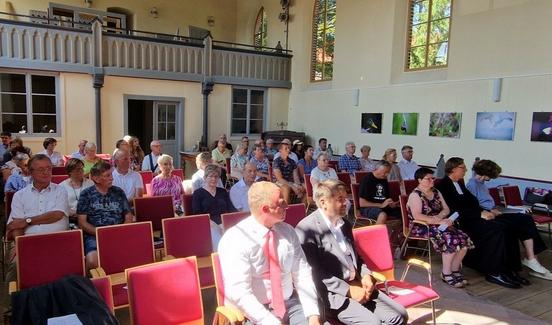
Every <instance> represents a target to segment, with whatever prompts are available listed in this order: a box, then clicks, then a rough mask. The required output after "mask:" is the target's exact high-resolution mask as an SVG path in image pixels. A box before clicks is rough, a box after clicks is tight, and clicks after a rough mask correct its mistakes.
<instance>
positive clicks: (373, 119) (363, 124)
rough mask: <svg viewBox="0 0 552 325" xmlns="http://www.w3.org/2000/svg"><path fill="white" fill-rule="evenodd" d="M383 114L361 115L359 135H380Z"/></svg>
mask: <svg viewBox="0 0 552 325" xmlns="http://www.w3.org/2000/svg"><path fill="white" fill-rule="evenodd" d="M382 120H383V113H362V116H361V119H360V133H375V134H380V133H381V121H382Z"/></svg>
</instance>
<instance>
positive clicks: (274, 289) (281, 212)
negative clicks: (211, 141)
mask: <svg viewBox="0 0 552 325" xmlns="http://www.w3.org/2000/svg"><path fill="white" fill-rule="evenodd" d="M248 200H249V206H250V208H251V214H252V215H251V216H249V217H248V218H246V219H245V220H243V221H241V222H240V223H238V224H237V225H235V226H234V227H232V228H230V229H229V230H227V231H226V233H225V234H224V236H222V239H221V241H220V243H219V246H218V250H219V256H220V262H221V267H222V273H223V278H224V289H225V294H226V297H225V298H226V302H227V303H228V304H230V305H233V306H235V307H237V308H238V309H239V310H240V311H242V312H243V313H244V314H245V316H246V317H247V318H248V319H249V320H250V321H251V322H252V323H253V324H263V325H269V324H274V325H280V324H290V325H296V324H305V325H306V324H309V325H313V324H320V317H319V315H320V313H319V311H318V304H317V293H316V288H315V286H314V283H313V280H312V275H311V268H310V267H309V265H308V264H307V261H306V259H305V255H304V254H303V251H302V250H301V245H300V243H299V239H298V238H297V234H296V233H295V231H294V230H293V228H292V227H291V226H290V225H288V224H286V223H284V222H282V221H284V219H285V210H286V207H287V204H286V202H285V200H284V199H283V197H282V193H281V192H280V189H279V188H278V186H276V185H275V184H273V183H269V182H258V183H254V184H253V185H252V186H251V188H250V189H249V193H248Z"/></svg>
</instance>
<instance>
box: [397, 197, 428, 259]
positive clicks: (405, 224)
mask: <svg viewBox="0 0 552 325" xmlns="http://www.w3.org/2000/svg"><path fill="white" fill-rule="evenodd" d="M399 202H400V204H401V217H402V228H403V230H402V234H403V236H404V241H403V244H402V247H401V252H402V255H403V256H405V255H406V251H407V250H408V249H409V248H411V249H414V250H421V251H423V252H427V255H428V263H429V264H431V242H430V240H429V237H428V236H425V237H419V236H414V235H411V234H410V231H411V230H412V225H413V224H414V223H417V224H418V225H420V226H422V227H425V228H427V233H429V226H428V225H427V224H426V223H425V222H423V221H419V220H413V221H412V220H410V218H408V210H407V207H406V203H407V202H408V196H406V195H401V196H400V197H399ZM411 239H412V240H417V241H423V242H424V244H425V247H418V246H416V245H414V246H409V245H408V241H409V240H411Z"/></svg>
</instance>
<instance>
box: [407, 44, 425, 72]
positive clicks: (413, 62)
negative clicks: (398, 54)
mask: <svg viewBox="0 0 552 325" xmlns="http://www.w3.org/2000/svg"><path fill="white" fill-rule="evenodd" d="M408 63H409V65H408V67H409V68H410V69H416V68H423V67H425V46H419V47H414V48H412V49H410V55H409V60H408Z"/></svg>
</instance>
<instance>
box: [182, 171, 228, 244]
mask: <svg viewBox="0 0 552 325" xmlns="http://www.w3.org/2000/svg"><path fill="white" fill-rule="evenodd" d="M204 178H205V182H204V184H203V187H202V188H199V189H197V190H195V191H194V193H193V194H192V211H193V214H202V213H208V214H209V217H210V218H211V240H212V242H213V249H214V250H215V251H216V249H217V247H218V242H219V240H220V237H221V236H222V228H221V226H220V224H221V219H220V215H221V214H223V213H228V212H235V211H237V210H236V208H235V207H234V205H233V204H232V201H230V196H229V195H228V192H227V191H226V189H224V188H220V187H217V182H218V181H219V180H220V167H218V166H217V165H207V166H206V167H205V177H204Z"/></svg>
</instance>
